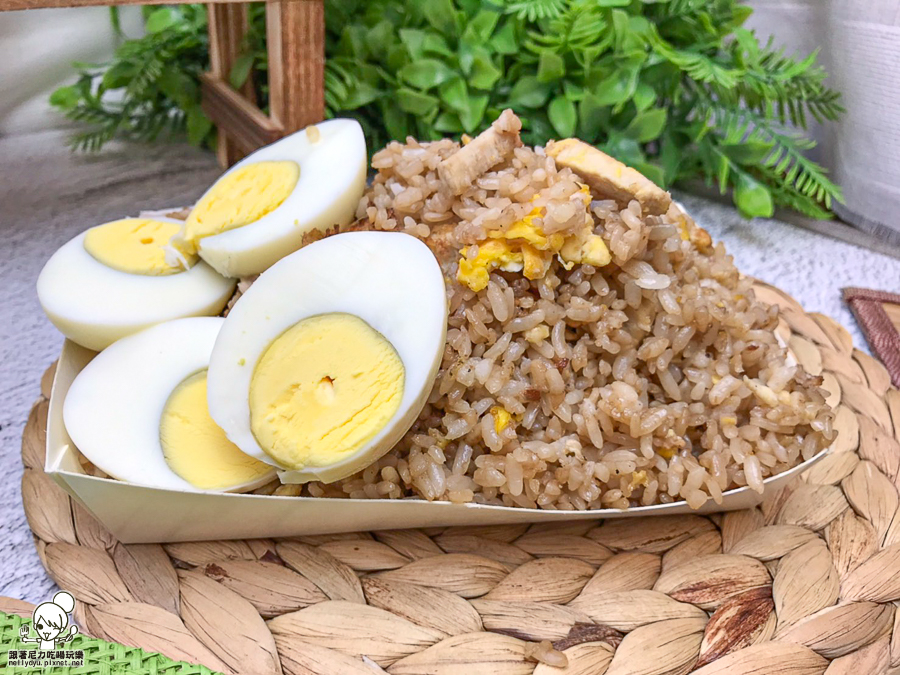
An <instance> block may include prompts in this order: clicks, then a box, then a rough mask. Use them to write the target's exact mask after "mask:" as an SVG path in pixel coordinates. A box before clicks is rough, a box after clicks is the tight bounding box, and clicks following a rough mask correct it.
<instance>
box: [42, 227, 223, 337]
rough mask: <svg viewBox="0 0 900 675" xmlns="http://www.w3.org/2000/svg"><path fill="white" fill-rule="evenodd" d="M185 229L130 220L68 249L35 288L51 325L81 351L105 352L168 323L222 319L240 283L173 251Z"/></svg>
mask: <svg viewBox="0 0 900 675" xmlns="http://www.w3.org/2000/svg"><path fill="white" fill-rule="evenodd" d="M181 225H182V223H181V221H177V220H172V219H168V218H162V217H157V218H125V219H123V220H116V221H113V222H110V223H106V224H104V225H99V226H97V227H93V228H91V229H90V230H88V231H87V232H83V233H82V234H80V235H78V236H77V237H75V238H74V239H72V240H71V241H69V242H68V243H66V244H64V245H63V246H62V248H60V249H59V250H58V251H57V252H56V253H54V254H53V256H52V257H51V258H50V260H49V261H47V264H46V265H44V269H43V270H42V271H41V274H40V276H39V277H38V282H37V293H38V299H39V300H40V303H41V306H42V307H43V308H44V312H46V314H47V316H48V317H49V318H50V321H51V322H53V325H54V326H56V327H57V328H58V329H59V330H60V331H61V332H62V333H63V334H64V335H65V336H66V337H68V338H69V339H70V340H73V341H75V342H77V343H78V344H80V345H82V346H83V347H87V348H88V349H94V350H100V349H104V348H106V347H107V346H109V345H110V344H112V343H113V342H114V341H116V340H118V339H119V338H122V337H124V336H126V335H130V334H132V333H135V332H137V331H139V330H141V329H143V328H146V327H148V326H152V325H154V324H157V323H160V322H163V321H169V320H170V319H177V318H181V317H186V316H205V315H214V314H218V313H219V312H220V311H222V308H223V307H224V306H225V303H226V302H228V298H230V297H231V295H232V293H233V292H234V286H235V282H234V280H232V279H226V278H224V277H222V276H220V275H218V274H216V272H215V271H214V270H213V269H212V268H211V267H209V265H207V264H206V263H204V262H202V261H200V260H198V259H197V256H195V255H193V256H192V255H190V254H186V253H185V252H184V251H178V250H176V249H174V248H172V247H171V246H169V240H170V239H171V238H172V237H173V236H174V235H175V234H176V233H178V232H179V230H180V228H181Z"/></svg>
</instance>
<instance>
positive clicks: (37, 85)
mask: <svg viewBox="0 0 900 675" xmlns="http://www.w3.org/2000/svg"><path fill="white" fill-rule="evenodd" d="M121 16H122V27H123V29H124V30H125V32H126V33H128V34H129V35H137V34H139V31H140V29H141V20H140V9H138V8H136V7H128V8H124V9H123V11H122V13H121ZM115 44H116V37H115V33H114V31H113V29H112V26H111V25H110V21H109V9H108V8H107V7H80V8H74V9H33V10H27V11H19V12H0V135H5V134H11V133H27V132H30V131H38V130H40V129H47V128H56V127H61V126H65V125H66V121H65V119H64V118H63V117H62V115H60V114H59V113H58V112H56V111H55V110H53V109H52V108H51V107H50V105H49V103H48V102H47V98H48V96H49V95H50V92H52V91H53V90H54V89H55V88H56V87H58V86H60V85H62V84H67V83H69V82H72V81H74V79H75V78H74V77H73V74H74V71H73V70H72V67H71V62H72V61H87V62H91V63H95V62H102V61H105V60H107V59H109V58H110V56H111V55H112V53H113V50H114V49H115Z"/></svg>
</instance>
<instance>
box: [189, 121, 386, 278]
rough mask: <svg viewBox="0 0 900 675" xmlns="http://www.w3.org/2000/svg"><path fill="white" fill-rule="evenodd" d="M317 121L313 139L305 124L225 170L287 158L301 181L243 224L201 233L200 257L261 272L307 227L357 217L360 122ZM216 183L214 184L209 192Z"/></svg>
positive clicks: (223, 268)
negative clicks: (277, 203)
mask: <svg viewBox="0 0 900 675" xmlns="http://www.w3.org/2000/svg"><path fill="white" fill-rule="evenodd" d="M315 126H316V128H317V129H318V133H319V136H320V137H319V139H318V140H317V141H316V142H315V143H314V142H312V141H311V140H310V135H309V134H308V133H307V131H306V130H302V131H298V132H297V133H294V134H291V135H290V136H286V137H285V138H282V139H281V140H279V141H276V142H275V143H272V144H271V145H268V146H266V147H264V148H260V149H259V150H257V151H256V152H254V153H253V154H251V155H249V156H247V157H245V158H244V159H242V160H241V161H240V162H238V163H237V164H235V165H234V166H233V167H231V168H230V169H229V170H228V171H226V172H225V173H224V174H223V175H222V177H224V176H227V175H228V174H229V173H231V172H232V171H236V170H238V169H240V168H241V167H244V166H246V165H248V164H255V163H257V162H274V161H285V160H287V161H293V162H296V163H297V164H298V165H299V166H300V178H299V180H298V181H297V185H296V186H295V187H294V189H293V191H292V192H291V193H290V194H289V195H288V196H287V198H286V199H285V200H284V201H283V202H282V203H281V205H280V206H278V207H277V208H276V209H273V210H272V211H271V212H269V213H267V214H266V215H265V216H263V217H262V218H260V219H259V220H256V221H254V222H252V223H249V224H247V225H244V226H242V227H237V228H235V229H233V230H228V231H226V232H222V233H221V234H214V235H210V236H208V237H203V238H202V239H200V242H199V248H198V252H199V254H200V257H201V258H203V259H204V260H205V261H206V262H208V263H209V264H210V265H212V267H213V268H215V269H216V271H218V272H219V273H220V274H222V275H224V276H227V277H246V276H251V275H254V274H259V273H260V272H262V271H263V270H265V269H267V268H268V267H270V266H271V265H272V264H274V263H275V262H277V261H278V260H280V259H281V258H283V257H284V256H286V255H288V254H289V253H293V252H294V251H296V250H297V249H299V248H300V246H301V245H302V243H303V237H304V235H305V234H307V233H308V232H311V231H314V230H320V231H324V230H326V229H328V228H330V227H334V226H335V225H346V224H347V223H349V222H350V221H351V220H352V219H353V216H354V214H355V212H356V207H357V205H358V203H359V198H360V197H361V196H362V193H363V190H364V189H365V186H366V169H367V166H368V160H367V155H366V139H365V136H364V135H363V131H362V128H361V127H360V126H359V123H358V122H357V121H356V120H351V119H334V120H328V121H326V122H321V123H319V124H316V125H315ZM221 179H222V178H220V179H219V180H221ZM214 188H215V184H213V186H212V187H211V188H210V189H209V190H207V192H210V191H211V190H213V189H214ZM204 196H205V194H204ZM201 199H202V197H201Z"/></svg>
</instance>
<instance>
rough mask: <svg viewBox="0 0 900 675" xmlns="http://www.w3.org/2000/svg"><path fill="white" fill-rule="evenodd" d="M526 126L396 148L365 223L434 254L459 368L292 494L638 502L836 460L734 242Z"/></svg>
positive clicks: (384, 158) (507, 118)
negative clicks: (819, 459)
mask: <svg viewBox="0 0 900 675" xmlns="http://www.w3.org/2000/svg"><path fill="white" fill-rule="evenodd" d="M520 128H521V124H520V122H519V120H518V119H517V118H516V117H515V116H514V115H513V114H512V113H511V112H509V111H506V112H504V113H503V114H502V115H501V116H500V118H499V119H498V120H497V121H495V122H494V124H493V125H492V127H491V128H489V129H488V130H487V131H486V132H484V133H483V134H481V135H480V136H478V137H477V138H475V139H468V138H464V139H463V144H460V143H456V142H454V141H451V140H440V141H436V142H430V143H420V142H417V141H415V140H413V139H412V138H409V139H407V142H406V143H405V144H401V143H396V142H395V143H391V144H390V145H389V146H388V147H386V148H385V149H383V150H381V151H380V152H378V153H377V154H376V155H375V156H374V158H373V160H372V166H373V168H374V169H375V170H376V171H377V175H376V176H375V178H374V181H373V183H372V185H371V187H370V188H369V190H368V191H367V193H366V194H365V195H364V197H363V198H362V200H361V202H360V205H359V209H358V212H357V216H358V219H359V220H358V222H357V223H356V224H355V225H354V226H353V227H354V228H355V229H375V230H394V231H402V232H407V233H409V234H412V235H414V236H416V237H419V238H421V239H422V240H423V241H425V242H426V243H427V244H428V245H429V246H430V248H431V249H432V251H434V253H435V256H436V257H437V258H438V260H439V262H440V263H441V266H442V268H443V270H444V273H445V275H446V280H447V293H448V304H449V325H448V333H447V344H446V347H445V350H444V355H443V361H442V364H441V368H440V372H439V374H438V377H437V380H436V382H435V385H434V389H433V391H432V392H431V396H430V398H429V400H428V404H427V405H426V406H425V409H424V410H423V411H422V414H421V415H420V416H419V418H418V420H417V422H416V423H415V424H414V426H413V427H412V428H411V429H410V430H409V432H408V433H407V434H406V436H405V437H404V438H403V439H402V441H401V442H400V443H399V444H398V445H397V446H396V447H395V448H394V449H393V450H391V451H390V452H389V453H388V454H387V455H385V456H384V457H382V458H381V459H380V460H379V461H377V462H376V463H374V464H372V465H371V466H369V467H368V468H367V469H365V470H364V471H362V472H360V473H358V474H356V475H354V476H352V477H350V478H347V479H345V480H342V481H339V482H337V483H334V484H330V485H325V484H321V483H309V484H307V485H303V486H299V485H284V486H280V487H278V488H277V489H275V494H302V495H305V496H313V497H323V496H327V497H351V498H359V499H384V498H390V499H402V498H411V497H412V498H423V499H427V500H449V501H451V502H458V503H462V502H476V503H480V504H495V505H504V506H518V507H526V508H542V509H563V510H583V509H597V508H619V509H625V508H629V507H634V506H641V505H649V504H667V503H671V502H674V501H679V500H686V501H687V503H688V504H689V505H690V506H691V507H693V508H699V507H702V506H703V505H704V504H705V503H706V502H707V501H708V500H713V501H715V502H720V501H721V499H722V493H723V492H725V491H726V490H729V489H732V488H736V487H741V486H749V487H750V488H752V489H754V490H756V491H759V492H762V489H763V480H764V479H765V478H767V477H769V476H773V475H775V474H778V473H781V472H783V471H786V470H788V469H790V468H792V467H794V466H796V465H797V464H798V463H800V462H801V461H803V460H805V459H809V458H810V457H812V456H813V455H815V454H817V453H818V452H819V451H821V450H822V449H824V448H825V447H827V446H828V445H829V444H830V442H831V440H832V439H833V437H834V433H835V432H834V431H833V430H832V419H833V415H832V412H831V410H830V409H829V408H828V406H827V405H826V404H825V393H824V392H823V391H822V390H821V389H819V385H820V384H821V379H820V378H818V377H813V376H811V375H809V374H807V373H806V372H805V371H804V370H803V369H802V368H801V367H799V366H797V365H794V364H793V361H792V359H790V358H789V357H788V355H787V353H786V350H785V349H784V347H783V346H782V345H780V344H779V342H778V339H777V338H776V335H775V332H774V329H775V327H776V324H777V321H778V310H777V307H773V306H768V305H766V304H764V303H762V302H759V301H757V300H756V299H755V298H754V295H753V291H752V290H751V282H750V281H749V280H748V279H746V278H744V277H742V276H741V275H740V274H739V273H738V271H737V269H735V266H734V264H733V262H732V258H731V257H730V256H728V255H726V253H725V249H724V248H723V246H722V245H721V244H715V245H713V244H712V242H711V241H710V238H709V236H708V235H707V233H706V232H705V231H703V230H702V229H701V228H699V227H698V226H697V225H696V224H695V223H694V222H693V221H692V220H691V218H690V217H689V216H688V215H687V214H686V213H685V212H684V211H682V210H681V208H680V207H679V206H678V205H677V204H675V203H674V202H673V201H672V200H671V198H670V196H669V194H668V193H666V192H665V191H663V190H662V189H660V188H659V187H657V186H656V185H654V184H653V183H651V182H650V181H649V180H647V179H646V178H645V177H644V176H642V175H640V174H639V173H637V172H636V171H634V170H632V169H630V168H628V167H625V166H624V165H622V164H620V163H619V162H617V161H615V160H614V159H612V158H610V157H608V156H606V155H604V154H603V153H601V152H600V151H598V150H596V149H594V148H592V147H590V146H588V145H587V144H584V143H581V142H580V141H577V140H574V139H569V140H566V141H561V142H558V143H550V144H548V146H547V147H546V148H541V147H536V148H530V147H524V146H523V145H522V143H521V141H520V139H519V131H520Z"/></svg>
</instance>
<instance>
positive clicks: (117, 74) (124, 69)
mask: <svg viewBox="0 0 900 675" xmlns="http://www.w3.org/2000/svg"><path fill="white" fill-rule="evenodd" d="M136 72H137V69H136V68H135V67H134V66H133V65H132V64H130V63H128V62H125V61H120V62H118V63H114V64H113V65H112V66H110V68H109V70H107V71H106V72H105V73H103V78H102V80H101V82H102V84H103V88H104V89H120V88H121V87H124V86H126V85H127V84H128V83H129V82H131V80H132V78H133V77H134V76H135V74H136Z"/></svg>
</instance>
